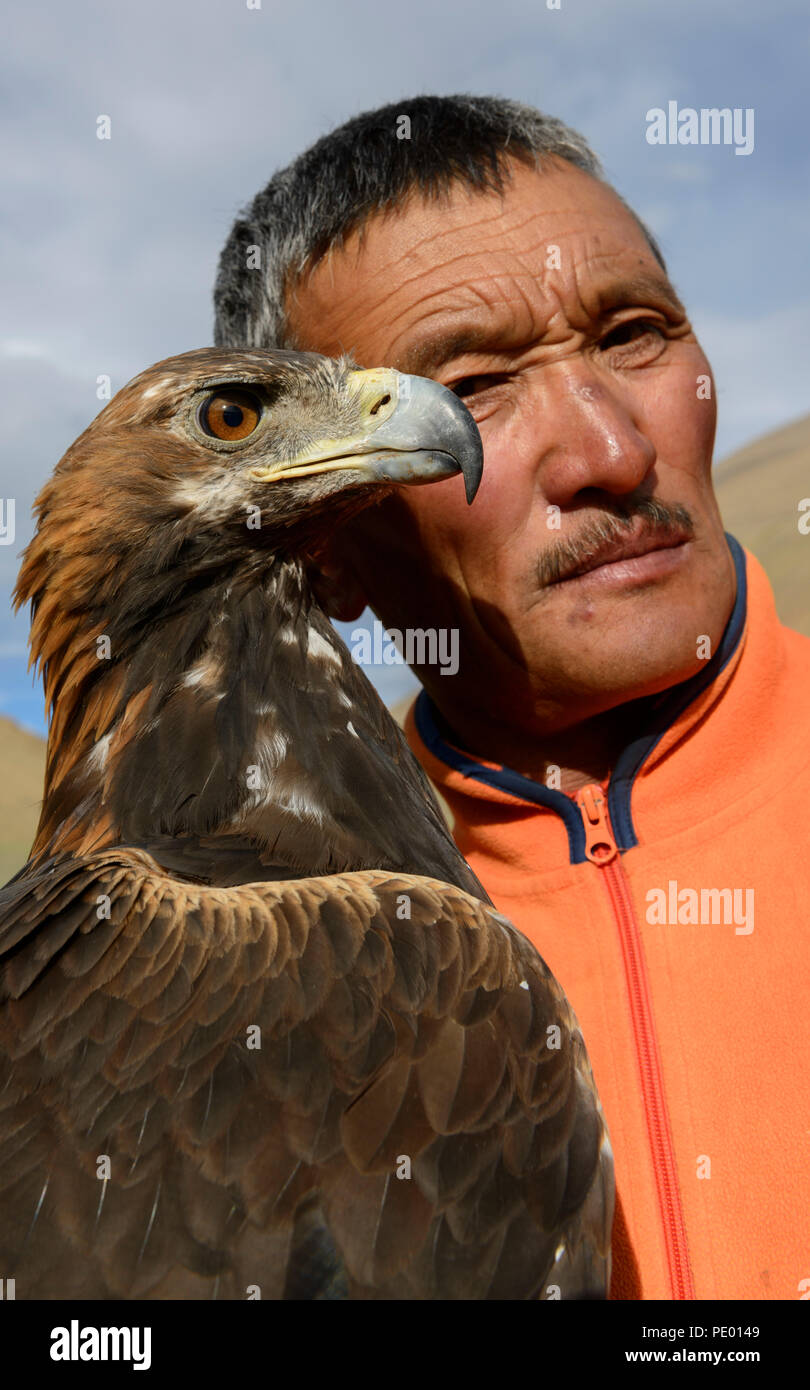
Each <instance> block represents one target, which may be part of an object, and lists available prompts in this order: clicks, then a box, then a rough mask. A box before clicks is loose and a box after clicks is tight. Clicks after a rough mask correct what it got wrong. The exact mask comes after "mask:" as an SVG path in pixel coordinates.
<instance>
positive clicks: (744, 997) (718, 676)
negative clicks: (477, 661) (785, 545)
mask: <svg viewBox="0 0 810 1390" xmlns="http://www.w3.org/2000/svg"><path fill="white" fill-rule="evenodd" d="M728 543H729V546H730V548H731V551H732V554H733V556H734V561H735V566H736V569H737V598H736V603H735V607H734V611H733V613H732V615H731V618H730V619H729V623H728V625H727V627H726V631H725V633H724V636H723V640H722V643H721V645H720V647H719V649H718V651H717V652H716V653H715V655H714V656H713V658H712V659H711V660H710V661H707V663H706V668H705V669H704V670H703V671H701V672H699V673H698V674H697V675H696V676H694V677H693V678H692V679H691V680H689V681H687V682H685V683H683V684H682V685H679V686H676V687H674V688H673V689H672V690H669V691H666V692H664V694H663V695H659V696H656V697H654V698H653V699H651V700H649V701H645V702H643V704H644V708H645V715H644V723H643V724H640V726H639V729H638V731H637V735H636V737H635V739H634V741H633V742H632V743H631V745H630V746H629V747H628V748H626V749H625V750H624V752H623V753H622V755H621V756H620V757H619V759H618V760H617V763H616V767H615V769H614V771H613V773H612V775H611V777H610V779H609V782H607V783H605V784H604V786H603V787H599V786H597V785H596V784H594V785H593V786H592V787H590V788H586V789H585V790H584V792H579V793H577V794H576V796H573V795H572V796H568V795H566V794H565V793H563V792H561V791H557V790H552V789H550V788H548V787H546V786H545V785H543V784H541V783H537V782H533V781H531V780H530V779H529V778H527V777H523V776H521V775H520V774H518V773H515V772H512V771H511V770H509V769H506V768H501V767H499V766H496V765H494V764H491V763H486V762H483V761H480V760H479V759H477V758H475V757H474V756H472V755H471V754H469V753H465V752H463V751H462V750H460V749H459V747H458V745H457V744H454V743H453V735H452V732H451V731H450V730H449V729H448V728H447V727H446V726H445V725H444V724H443V722H442V720H441V717H440V716H439V714H438V711H437V710H436V709H435V707H434V706H433V705H432V703H431V702H430V700H429V699H428V697H427V695H426V694H425V693H424V692H423V693H422V694H421V695H420V696H419V698H418V700H417V701H416V703H415V705H414V706H413V707H412V709H411V710H410V712H409V714H408V717H407V721H406V732H407V735H408V738H409V741H410V743H411V747H412V748H413V750H414V752H415V753H416V755H417V757H418V758H419V760H420V761H421V763H422V765H423V766H424V768H425V770H426V771H427V773H428V775H429V776H430V777H431V779H432V780H433V782H434V783H435V784H436V785H437V786H438V788H439V789H440V791H441V792H442V794H443V795H444V797H445V798H446V800H447V801H448V803H449V805H450V808H451V810H452V813H453V815H454V817H455V830H454V834H455V838H456V841H457V844H458V846H459V848H460V850H461V852H462V853H463V854H464V855H465V857H466V858H467V859H468V861H469V863H470V864H471V866H472V868H473V869H474V870H475V872H476V873H477V874H478V876H479V878H480V880H481V882H482V883H483V885H484V887H485V888H486V889H487V891H488V893H489V894H490V896H491V897H492V899H493V902H494V903H495V905H496V907H497V908H498V909H499V910H500V911H501V912H503V913H505V914H506V915H507V916H508V917H510V918H511V920H512V921H513V922H514V923H515V925H516V926H517V927H519V928H520V930H521V931H523V932H524V933H525V935H526V936H528V937H529V939H530V940H531V941H532V942H534V944H535V945H536V946H537V948H538V950H539V951H540V953H541V955H542V956H543V957H544V959H545V960H546V961H547V963H548V965H549V966H550V968H551V969H552V970H553V971H554V974H555V975H556V977H557V979H558V980H559V981H560V983H561V984H562V986H563V988H564V989H565V990H566V992H567V994H568V997H569V999H570V1001H571V1004H572V1006H573V1008H574V1010H575V1012H576V1014H577V1017H578V1019H579V1022H580V1025H581V1027H582V1031H583V1034H584V1037H585V1041H586V1044H587V1047H588V1051H589V1054H590V1057H591V1062H592V1064H593V1069H594V1074H595V1078H596V1084H597V1086H598V1088H599V1094H600V1096H601V1099H602V1104H603V1106H604V1110H605V1114H606V1116H607V1122H608V1126H609V1129H610V1135H611V1141H612V1144H613V1151H614V1155H615V1161H616V1185H617V1212H616V1221H615V1224H614V1234H613V1278H612V1285H611V1297H612V1298H644V1299H655V1298H664V1299H670V1298H698V1299H702V1298H721V1299H728V1298H745V1299H755V1298H764V1299H799V1298H802V1297H805V1298H807V1297H808V1296H810V1198H809V1197H808V1181H810V1081H809V1080H808V1077H809V1076H810V1027H808V1013H810V1008H809V1007H808V992H809V990H810V833H809V830H808V827H810V737H809V736H808V734H809V733H810V640H808V639H807V638H805V637H802V636H800V635H799V634H798V633H796V632H793V631H791V630H790V629H789V628H786V627H784V626H783V625H782V624H781V623H780V622H779V620H778V617H777V614H776V610H775V606H774V601H773V595H772V592H771V589H770V585H769V583H768V580H767V578H766V576H765V574H764V572H763V570H762V568H761V566H760V565H759V563H758V562H757V561H756V559H754V557H753V556H752V555H750V554H748V553H747V552H745V551H743V550H742V548H741V547H740V546H739V544H738V543H737V541H735V540H734V539H733V537H730V536H729V537H728ZM600 817H601V819H600ZM712 890H715V891H712ZM722 890H727V891H726V892H723V891H722Z"/></svg>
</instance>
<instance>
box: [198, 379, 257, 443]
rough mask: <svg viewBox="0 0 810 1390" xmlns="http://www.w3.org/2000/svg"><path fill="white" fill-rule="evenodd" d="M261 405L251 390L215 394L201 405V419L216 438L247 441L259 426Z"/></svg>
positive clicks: (203, 424)
mask: <svg viewBox="0 0 810 1390" xmlns="http://www.w3.org/2000/svg"><path fill="white" fill-rule="evenodd" d="M261 413H262V405H261V401H260V400H259V398H258V396H254V395H253V393H252V391H239V390H234V391H226V390H222V391H215V392H214V394H213V396H209V397H208V398H207V400H205V401H203V403H202V405H201V406H200V415H199V420H200V424H201V426H202V428H203V429H204V430H205V433H206V434H211V435H213V436H214V438H215V439H226V440H227V439H247V437H248V435H249V434H252V433H253V431H254V430H255V428H256V426H257V425H258V423H259V420H260V418H261Z"/></svg>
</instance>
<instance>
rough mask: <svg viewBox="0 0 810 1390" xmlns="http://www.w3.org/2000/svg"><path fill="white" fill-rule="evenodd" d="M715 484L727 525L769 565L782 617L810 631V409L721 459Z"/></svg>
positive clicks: (742, 543) (763, 562)
mask: <svg viewBox="0 0 810 1390" xmlns="http://www.w3.org/2000/svg"><path fill="white" fill-rule="evenodd" d="M714 485H715V490H716V492H717V497H718V500H719V502H720V511H721V512H722V515H723V521H724V522H725V527H726V530H727V531H730V532H731V534H732V535H733V536H736V537H737V540H738V541H739V542H740V543H741V545H744V546H745V547H746V548H747V549H748V550H750V551H752V552H753V554H754V555H756V557H757V559H758V560H759V561H760V562H761V564H762V565H763V567H764V568H765V570H766V572H767V574H768V577H769V579H770V581H771V584H772V585H773V591H774V595H775V597H776V606H777V609H778V611H779V616H780V618H781V619H782V622H783V623H787V626H788V627H793V628H796V630H797V631H798V632H803V633H804V634H805V636H807V637H810V534H808V535H806V536H803V535H802V534H801V532H800V531H799V527H798V520H799V517H800V516H801V515H802V513H800V512H799V502H801V501H802V500H803V499H804V498H808V499H810V415H805V416H803V418H802V419H801V420H794V421H793V424H791V425H785V426H784V427H783V428H782V429H780V430H774V431H772V433H771V434H766V435H763V437H762V438H761V439H755V440H754V442H753V444H746V445H745V447H744V448H743V449H738V450H737V452H736V453H734V454H731V455H730V456H729V457H728V458H727V459H724V460H723V461H722V462H721V463H719V464H717V465H716V467H715V470H714ZM804 515H805V516H808V517H810V509H808V511H807V512H805V513H804Z"/></svg>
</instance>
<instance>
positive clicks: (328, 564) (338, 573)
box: [307, 545, 368, 623]
mask: <svg viewBox="0 0 810 1390" xmlns="http://www.w3.org/2000/svg"><path fill="white" fill-rule="evenodd" d="M307 568H308V572H309V579H310V583H311V584H312V591H313V593H314V595H315V597H316V599H317V600H318V602H319V604H320V605H321V608H322V609H323V610H324V612H325V613H326V614H327V615H328V617H330V618H337V620H338V622H340V623H353V622H354V621H355V620H356V619H357V618H359V617H360V614H361V613H362V612H363V609H364V608H365V607H366V605H367V602H368V600H367V599H366V594H365V590H364V589H363V587H362V585H361V583H360V580H359V579H358V577H357V575H356V574H355V571H354V569H353V567H352V565H351V564H350V563H349V561H348V560H347V559H346V558H345V556H343V555H341V554H339V553H338V551H337V549H336V547H335V546H334V545H330V546H328V547H327V549H326V550H325V551H323V552H322V554H320V555H319V556H318V558H317V560H312V561H311V562H310V564H309V565H308V567H307Z"/></svg>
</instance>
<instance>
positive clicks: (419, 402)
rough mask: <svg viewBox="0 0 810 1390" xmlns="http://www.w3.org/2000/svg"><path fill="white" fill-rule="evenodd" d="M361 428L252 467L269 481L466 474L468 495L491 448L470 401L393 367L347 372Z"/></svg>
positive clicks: (401, 479) (409, 479)
mask: <svg viewBox="0 0 810 1390" xmlns="http://www.w3.org/2000/svg"><path fill="white" fill-rule="evenodd" d="M348 386H349V390H350V392H351V393H352V394H353V395H355V396H356V397H357V405H358V408H359V410H360V415H361V426H360V432H359V433H358V434H356V435H353V436H352V437H350V438H344V439H320V440H318V442H317V444H315V445H313V446H312V447H311V448H309V449H306V450H304V451H303V452H302V453H300V454H298V455H296V456H295V458H291V459H285V460H284V462H283V463H277V464H274V465H270V466H267V467H261V466H260V467H257V468H252V469H251V470H250V472H251V475H252V477H254V478H256V479H258V480H259V481H262V482H272V481H274V480H281V479H284V480H285V481H286V480H287V479H289V478H302V477H306V476H308V475H310V474H314V473H327V472H335V471H337V470H344V469H350V470H352V471H353V472H355V473H359V474H361V475H362V478H363V479H364V480H367V481H368V482H388V483H403V484H415V483H432V482H437V481H438V480H439V479H441V478H450V477H452V476H453V475H454V474H455V473H461V474H462V476H463V478H464V488H465V492H466V494H467V501H468V502H472V500H473V498H474V496H475V494H476V492H477V490H478V485H479V483H480V481H481V474H482V472H483V466H484V451H483V447H482V444H481V436H480V435H479V433H478V429H477V427H476V424H475V421H474V420H473V418H472V416H471V415H470V412H469V411H468V410H467V407H466V406H465V405H463V403H462V402H461V401H460V400H459V399H458V397H457V396H454V395H453V393H452V391H448V389H447V387H446V386H440V385H439V383H438V382H436V381H429V380H428V379H427V378H426V377H421V376H407V375H405V373H403V372H397V371H395V370H394V369H393V368H390V367H378V368H374V369H373V370H371V371H350V372H349V373H348Z"/></svg>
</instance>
